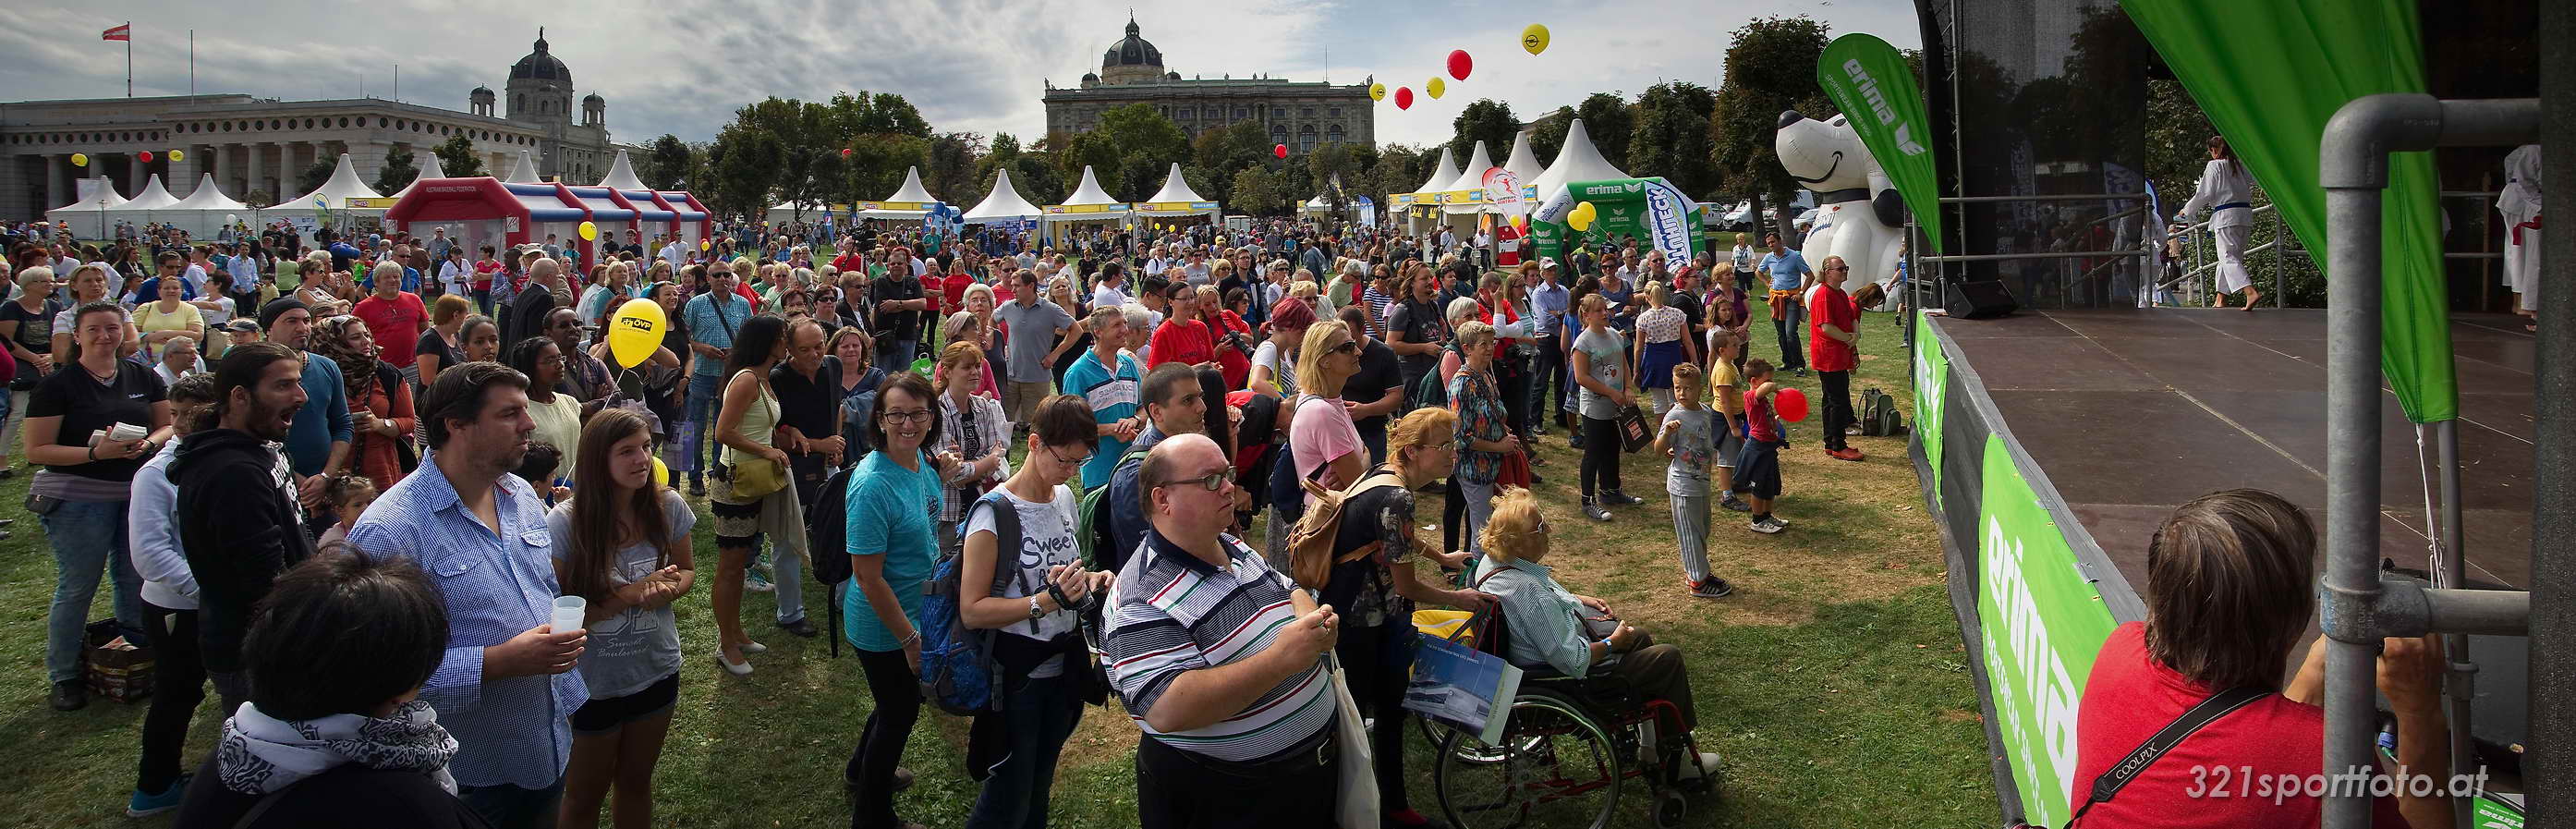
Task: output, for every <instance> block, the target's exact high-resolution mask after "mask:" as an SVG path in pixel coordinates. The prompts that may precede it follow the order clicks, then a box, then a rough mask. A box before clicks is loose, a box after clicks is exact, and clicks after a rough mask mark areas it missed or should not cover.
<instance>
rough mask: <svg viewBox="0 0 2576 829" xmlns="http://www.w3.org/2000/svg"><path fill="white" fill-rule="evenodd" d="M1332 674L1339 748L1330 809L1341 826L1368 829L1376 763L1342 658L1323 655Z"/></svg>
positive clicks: (1374, 818)
mask: <svg viewBox="0 0 2576 829" xmlns="http://www.w3.org/2000/svg"><path fill="white" fill-rule="evenodd" d="M1325 660H1326V661H1327V662H1328V664H1329V665H1330V666H1331V667H1330V670H1331V671H1332V675H1333V708H1334V709H1335V710H1336V711H1338V712H1339V716H1336V717H1334V718H1333V732H1334V734H1333V740H1334V742H1336V743H1337V744H1339V747H1340V749H1341V753H1342V762H1341V766H1340V768H1338V769H1336V770H1335V773H1334V776H1335V777H1336V778H1339V779H1337V780H1336V781H1334V782H1335V783H1336V786H1335V788H1334V792H1335V795H1336V797H1335V798H1334V800H1335V802H1334V812H1335V813H1336V814H1338V815H1340V816H1341V821H1340V823H1341V826H1342V829H1371V828H1372V827H1375V826H1377V825H1378V820H1379V814H1378V791H1377V763H1376V762H1375V760H1373V759H1372V758H1371V757H1370V756H1369V735H1368V725H1367V724H1366V723H1364V722H1362V721H1361V720H1360V706H1359V703H1358V702H1356V701H1353V700H1352V699H1351V678H1350V677H1349V676H1348V675H1347V674H1345V673H1343V671H1342V660H1341V659H1340V657H1337V656H1330V655H1328V656H1326V657H1325Z"/></svg>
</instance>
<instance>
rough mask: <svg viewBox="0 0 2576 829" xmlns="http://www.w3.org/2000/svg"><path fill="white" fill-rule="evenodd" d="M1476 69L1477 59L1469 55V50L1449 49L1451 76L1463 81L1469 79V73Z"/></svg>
mask: <svg viewBox="0 0 2576 829" xmlns="http://www.w3.org/2000/svg"><path fill="white" fill-rule="evenodd" d="M1475 70H1476V61H1475V60H1474V59H1472V58H1469V57H1467V50H1465V49H1452V50H1450V51H1449V77H1452V78H1457V79H1459V80H1462V81H1463V80H1466V79H1467V73H1469V72H1473V71H1475Z"/></svg>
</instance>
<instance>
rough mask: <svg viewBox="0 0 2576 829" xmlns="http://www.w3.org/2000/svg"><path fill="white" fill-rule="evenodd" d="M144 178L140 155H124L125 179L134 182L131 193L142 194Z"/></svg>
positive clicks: (141, 156)
mask: <svg viewBox="0 0 2576 829" xmlns="http://www.w3.org/2000/svg"><path fill="white" fill-rule="evenodd" d="M144 176H145V170H144V169H143V155H142V154H141V153H126V154H125V177H126V178H127V179H129V180H131V181H133V182H134V183H133V185H132V191H133V192H135V193H138V194H139V193H142V192H143V179H144Z"/></svg>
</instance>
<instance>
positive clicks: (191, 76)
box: [126, 29, 197, 104]
mask: <svg viewBox="0 0 2576 829" xmlns="http://www.w3.org/2000/svg"><path fill="white" fill-rule="evenodd" d="M126 48H127V49H129V50H131V49H132V48H133V43H132V42H131V41H129V42H127V44H126ZM196 102H197V30H195V29H189V30H188V103H191V104H193V103H196Z"/></svg>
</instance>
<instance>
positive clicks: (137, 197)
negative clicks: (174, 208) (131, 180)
mask: <svg viewBox="0 0 2576 829" xmlns="http://www.w3.org/2000/svg"><path fill="white" fill-rule="evenodd" d="M178 203H179V198H178V197H177V196H172V195H170V190H169V188H166V187H162V186H161V174H160V173H153V174H152V178H150V179H148V180H145V181H144V182H143V189H142V190H139V191H136V192H135V194H134V198H131V199H127V200H126V201H125V203H124V204H120V205H117V206H115V207H110V208H108V209H109V210H131V211H144V210H168V209H170V206H171V205H174V204H178Z"/></svg>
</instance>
